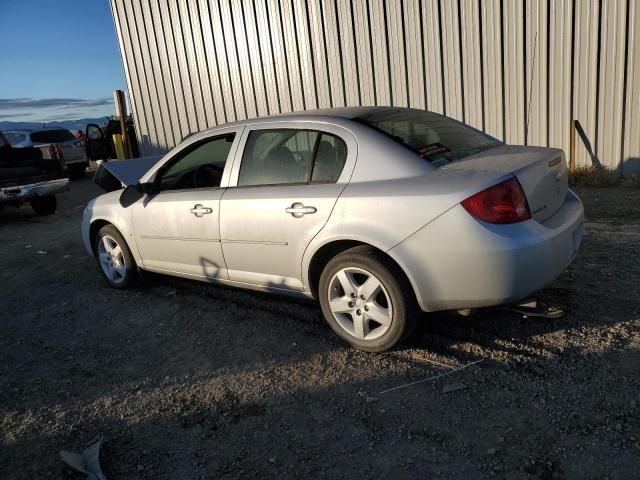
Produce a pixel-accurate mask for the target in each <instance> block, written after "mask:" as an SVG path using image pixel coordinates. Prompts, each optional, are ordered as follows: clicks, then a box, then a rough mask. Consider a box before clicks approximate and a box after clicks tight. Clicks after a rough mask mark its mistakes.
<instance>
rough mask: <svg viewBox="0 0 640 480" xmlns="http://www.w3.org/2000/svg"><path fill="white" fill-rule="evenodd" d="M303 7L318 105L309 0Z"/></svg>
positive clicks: (317, 104)
mask: <svg viewBox="0 0 640 480" xmlns="http://www.w3.org/2000/svg"><path fill="white" fill-rule="evenodd" d="M304 8H305V13H306V16H307V35H308V36H309V49H310V50H311V55H310V57H311V71H312V72H313V74H312V77H313V78H312V80H313V93H314V94H315V96H316V106H317V107H320V97H319V96H318V80H317V78H316V77H317V76H316V60H315V52H314V51H313V50H314V49H313V41H312V39H311V38H312V37H311V18H310V17H309V2H307V1H305V2H304Z"/></svg>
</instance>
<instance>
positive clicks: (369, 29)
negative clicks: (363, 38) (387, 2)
mask: <svg viewBox="0 0 640 480" xmlns="http://www.w3.org/2000/svg"><path fill="white" fill-rule="evenodd" d="M365 4H366V9H367V29H368V31H369V45H371V48H370V49H369V51H370V52H371V78H372V79H373V104H374V105H378V89H377V88H376V72H375V63H374V58H373V34H372V33H371V10H370V7H371V6H370V4H369V0H366V3H365Z"/></svg>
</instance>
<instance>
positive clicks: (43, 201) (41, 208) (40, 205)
mask: <svg viewBox="0 0 640 480" xmlns="http://www.w3.org/2000/svg"><path fill="white" fill-rule="evenodd" d="M29 203H30V204H31V208H33V211H34V212H36V215H51V214H52V213H54V212H55V211H56V208H58V201H57V200H56V196H55V195H45V196H44V197H35V198H32V199H31V200H30V201H29Z"/></svg>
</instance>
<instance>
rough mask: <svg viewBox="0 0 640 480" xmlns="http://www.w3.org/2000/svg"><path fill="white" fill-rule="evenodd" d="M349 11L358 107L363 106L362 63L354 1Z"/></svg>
mask: <svg viewBox="0 0 640 480" xmlns="http://www.w3.org/2000/svg"><path fill="white" fill-rule="evenodd" d="M349 10H350V11H351V31H352V34H353V53H354V54H355V57H356V69H355V70H356V87H357V88H358V105H362V91H361V90H362V89H361V88H360V62H359V61H358V48H357V45H356V21H355V16H354V13H353V0H349Z"/></svg>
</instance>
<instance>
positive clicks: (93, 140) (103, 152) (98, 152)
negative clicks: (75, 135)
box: [85, 123, 110, 161]
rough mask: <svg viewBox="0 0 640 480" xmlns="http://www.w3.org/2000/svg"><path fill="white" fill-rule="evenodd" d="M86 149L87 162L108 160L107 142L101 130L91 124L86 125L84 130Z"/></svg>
mask: <svg viewBox="0 0 640 480" xmlns="http://www.w3.org/2000/svg"><path fill="white" fill-rule="evenodd" d="M85 135H86V137H87V138H86V142H87V145H86V149H87V157H89V160H94V161H95V160H106V159H108V158H109V156H110V155H109V141H110V139H109V140H108V139H107V138H105V135H104V132H103V131H102V129H101V128H100V127H99V126H98V125H95V124H93V123H90V124H89V125H87V129H86V133H85Z"/></svg>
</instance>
